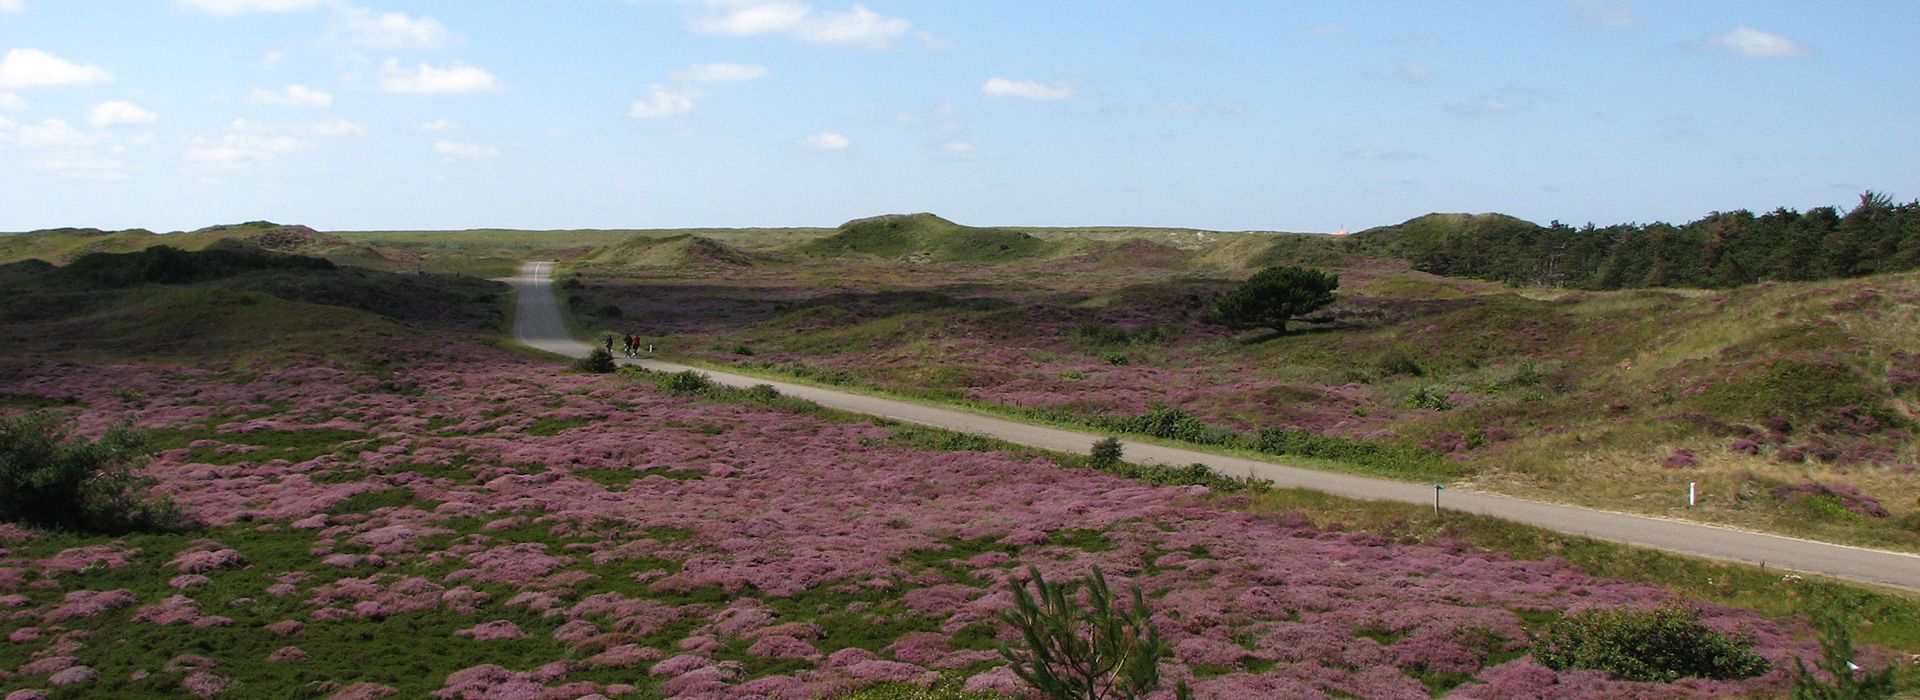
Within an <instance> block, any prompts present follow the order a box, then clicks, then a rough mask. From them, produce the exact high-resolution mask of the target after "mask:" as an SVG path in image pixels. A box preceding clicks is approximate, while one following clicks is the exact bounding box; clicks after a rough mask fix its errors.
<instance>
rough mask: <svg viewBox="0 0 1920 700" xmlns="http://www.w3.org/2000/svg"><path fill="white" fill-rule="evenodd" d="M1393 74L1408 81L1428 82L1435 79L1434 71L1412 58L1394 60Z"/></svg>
mask: <svg viewBox="0 0 1920 700" xmlns="http://www.w3.org/2000/svg"><path fill="white" fill-rule="evenodd" d="M1393 74H1394V75H1396V76H1399V77H1402V78H1406V79H1408V80H1426V79H1427V78H1431V77H1433V69H1432V68H1428V67H1427V66H1426V64H1424V63H1421V62H1419V61H1415V60H1413V59H1410V58H1396V59H1393Z"/></svg>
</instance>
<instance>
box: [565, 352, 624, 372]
mask: <svg viewBox="0 0 1920 700" xmlns="http://www.w3.org/2000/svg"><path fill="white" fill-rule="evenodd" d="M614 366H615V365H614V363H613V353H610V352H607V349H606V348H594V349H593V351H592V352H589V353H587V356H586V357H582V358H580V359H579V360H578V361H576V362H574V363H573V368H574V369H577V370H580V371H582V372H592V373H594V374H606V373H608V372H612V371H613V370H614Z"/></svg>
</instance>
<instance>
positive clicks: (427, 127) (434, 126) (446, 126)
mask: <svg viewBox="0 0 1920 700" xmlns="http://www.w3.org/2000/svg"><path fill="white" fill-rule="evenodd" d="M458 128H460V124H459V123H457V122H455V121H453V120H452V119H447V118H444V117H442V118H440V119H435V120H433V121H430V122H426V123H424V124H421V125H420V130H421V131H448V130H451V129H458Z"/></svg>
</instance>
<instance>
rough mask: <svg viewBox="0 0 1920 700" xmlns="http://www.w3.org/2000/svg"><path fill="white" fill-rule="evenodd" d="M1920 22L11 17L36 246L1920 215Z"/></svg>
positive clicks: (996, 8) (1391, 13)
mask: <svg viewBox="0 0 1920 700" xmlns="http://www.w3.org/2000/svg"><path fill="white" fill-rule="evenodd" d="M1914 27H1920V3H1915V2H1911V1H1909V0H1902V1H1897V2H1845V1H1844V0H1841V1H1836V2H1822V3H1808V2H1800V1H1792V2H1770V1H1764V0H1744V1H1739V2H1715V1H1710V0H1689V1H1687V2H1667V1H1661V2H1624V1H1616V0H1571V1H1567V0H1551V1H1547V0H1543V1H1539V2H1501V1H1496V0H1487V1H1476V2H1359V1H1341V2H1306V1H1300V2H1295V1H1288V2H1275V1H1271V0H1256V1H1248V2H1239V1H1229V0H1198V1H1196V2H1185V3H1176V2H1160V1H1158V0H1152V1H1149V0H1102V1H1097V2H1096V1H1089V0H1045V1H1043V2H1035V1H1033V0H944V1H932V0H863V1H862V2H859V3H853V2H844V1H842V0H811V1H804V2H803V1H801V0H537V1H536V0H524V1H520V2H509V1H507V0H444V1H434V0H417V1H416V0H0V231H20V230H29V229H37V228H49V227H60V226H88V227H99V228H110V229H118V228H129V227H143V228H148V229H152V230H158V231H165V230H185V229H194V228H199V227H202V226H208V225H213V224H222V223H233V222H239V221H251V220H262V219H264V220H272V221H277V222H281V223H299V224H306V225H309V226H313V227H315V228H319V229H323V230H367V229H453V228H471V227H506V228H533V229H551V228H677V227H707V226H712V227H738V226H833V225H837V224H839V223H841V222H843V221H846V220H848V219H853V218H858V217H864V216H871V215H875V214H882V213H894V212H900V213H904V212H920V211H927V212H933V213H936V214H939V215H941V216H944V217H946V218H948V219H952V220H954V221H957V222H960V223H963V224H970V225H983V226H984V225H1027V226H1097V225H1126V226H1175V227H1193V228H1203V229H1214V230H1229V231H1231V230H1286V231H1334V230H1338V229H1350V230H1356V231H1357V230H1361V229H1364V228H1367V227H1370V226H1378V225H1385V224H1391V223H1397V222H1400V221H1403V220H1405V219H1408V218H1411V217H1414V216H1418V215H1421V214H1425V213H1428V212H1435V211H1440V212H1487V211H1497V212H1504V213H1508V214H1513V215H1516V216H1520V217H1523V218H1527V219H1531V220H1534V221H1537V222H1540V223H1546V222H1548V221H1551V220H1559V221H1563V222H1566V223H1569V224H1574V225H1578V224H1581V223H1586V222H1592V223H1596V224H1601V225H1606V224H1613V223H1626V222H1642V223H1645V222H1652V221H1670V222H1681V221H1687V220H1691V219H1694V218H1698V217H1700V216H1702V215H1704V214H1706V213H1708V212H1710V211H1730V210H1735V209H1750V210H1754V211H1768V210H1772V209H1774V208H1777V207H1787V208H1792V209H1802V210H1804V209H1807V208H1811V207H1817V206H1828V205H1833V206H1840V207H1842V208H1843V209H1844V208H1846V207H1849V206H1851V205H1852V204H1853V203H1855V202H1857V201H1858V197H1859V195H1860V193H1861V192H1863V191H1865V190H1874V191H1877V192H1882V193H1886V194H1889V195H1891V196H1893V197H1894V198H1895V199H1896V200H1901V201H1906V200H1910V199H1913V198H1915V197H1916V196H1917V195H1920V168H1917V167H1916V165H1915V164H1916V163H1920V158H1916V156H1920V129H1917V128H1915V125H1916V123H1915V122H1914V115H1920V41H1914V40H1913V37H1912V28H1914Z"/></svg>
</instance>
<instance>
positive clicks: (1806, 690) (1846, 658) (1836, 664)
mask: <svg viewBox="0 0 1920 700" xmlns="http://www.w3.org/2000/svg"><path fill="white" fill-rule="evenodd" d="M1807 612H1808V615H1809V616H1811V617H1812V618H1813V628H1814V630H1815V631H1817V632H1819V633H1820V659H1819V660H1818V661H1815V662H1814V669H1818V670H1819V671H1822V672H1824V673H1825V674H1826V678H1822V677H1821V676H1820V675H1819V674H1816V673H1814V670H1813V669H1808V668H1807V662H1806V660H1805V659H1801V658H1798V657H1795V658H1794V660H1793V671H1792V677H1793V686H1792V687H1793V700H1879V699H1881V698H1891V697H1893V696H1894V693H1895V692H1897V691H1898V690H1899V684H1898V682H1897V680H1896V678H1895V673H1896V672H1895V669H1894V667H1893V666H1892V665H1888V666H1887V667H1885V668H1882V669H1880V670H1878V671H1865V670H1856V668H1857V667H1856V666H1855V665H1854V663H1853V629H1854V627H1856V626H1858V625H1859V624H1860V613H1859V612H1858V602H1857V601H1851V600H1845V599H1842V598H1840V597H1838V596H1828V597H1821V598H1816V599H1814V600H1813V601H1811V603H1810V604H1809V605H1808V610H1807ZM1828 679H1831V680H1828Z"/></svg>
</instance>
